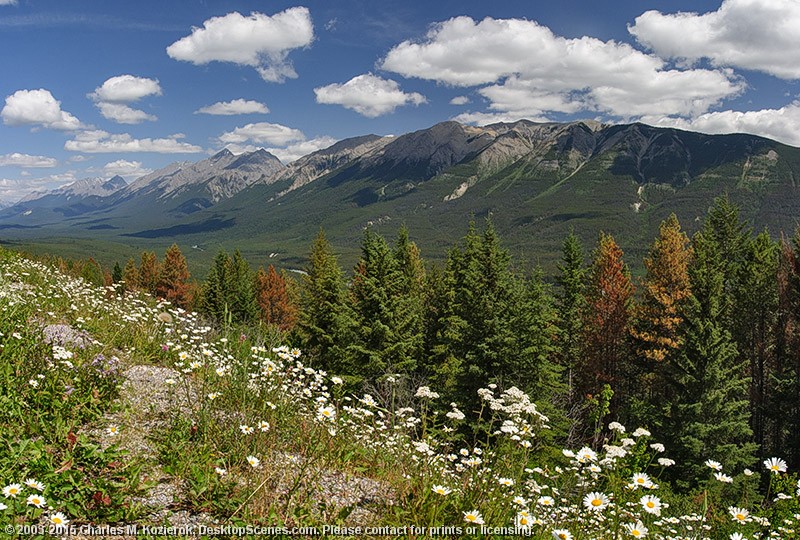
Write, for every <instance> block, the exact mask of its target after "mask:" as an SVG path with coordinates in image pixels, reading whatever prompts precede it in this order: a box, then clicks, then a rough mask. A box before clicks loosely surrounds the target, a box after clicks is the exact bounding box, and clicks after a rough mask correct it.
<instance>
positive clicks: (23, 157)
mask: <svg viewBox="0 0 800 540" xmlns="http://www.w3.org/2000/svg"><path fill="white" fill-rule="evenodd" d="M56 165H58V161H56V159H55V158H51V157H45V156H31V155H29V154H20V153H19V152H14V153H12V154H5V155H3V156H0V167H7V166H14V167H23V168H30V169H34V168H50V167H55V166H56Z"/></svg>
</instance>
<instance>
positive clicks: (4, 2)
mask: <svg viewBox="0 0 800 540" xmlns="http://www.w3.org/2000/svg"><path fill="white" fill-rule="evenodd" d="M16 5H17V0H0V6H16Z"/></svg>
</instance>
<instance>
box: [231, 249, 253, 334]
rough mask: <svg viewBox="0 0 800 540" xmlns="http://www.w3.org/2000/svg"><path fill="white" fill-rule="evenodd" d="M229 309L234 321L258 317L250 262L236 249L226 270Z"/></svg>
mask: <svg viewBox="0 0 800 540" xmlns="http://www.w3.org/2000/svg"><path fill="white" fill-rule="evenodd" d="M227 277H228V280H229V285H228V286H229V287H230V289H229V290H230V302H231V306H230V310H231V314H232V316H233V320H234V321H235V322H246V323H249V322H253V321H256V320H257V319H258V314H259V308H258V302H257V301H256V284H255V274H254V273H253V270H252V269H251V268H250V264H249V263H248V262H247V260H246V259H245V258H244V257H243V256H242V254H241V252H240V251H239V250H238V249H237V250H236V251H234V252H233V257H232V258H231V261H230V268H229V270H228V276H227Z"/></svg>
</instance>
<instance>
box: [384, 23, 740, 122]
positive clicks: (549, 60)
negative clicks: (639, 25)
mask: <svg viewBox="0 0 800 540" xmlns="http://www.w3.org/2000/svg"><path fill="white" fill-rule="evenodd" d="M380 66H381V67H382V68H383V69H386V70H389V71H392V72H395V73H399V74H400V75H403V76H405V77H417V78H421V79H427V80H434V81H437V82H440V83H444V84H448V85H451V86H458V87H470V86H482V85H489V86H483V88H481V89H480V90H479V91H478V92H479V93H480V94H481V95H483V96H484V97H486V98H488V99H489V100H490V106H489V108H490V109H491V110H492V112H495V113H499V114H507V115H511V116H522V117H534V116H540V115H545V114H549V113H554V112H559V113H576V112H579V111H590V112H600V113H605V114H610V115H613V116H617V117H620V118H624V119H629V118H633V117H637V116H640V115H644V114H663V115H678V116H683V115H696V114H701V113H704V112H706V111H707V110H709V108H710V107H712V106H714V105H716V104H718V103H719V102H720V101H721V100H723V99H725V98H728V97H731V96H734V95H737V94H739V93H741V92H742V91H743V89H744V82H743V81H741V80H740V79H738V78H737V77H735V76H734V74H733V72H732V71H730V70H720V69H716V70H709V69H669V68H668V66H667V65H666V63H665V62H664V61H663V60H662V59H660V58H659V57H657V56H655V55H651V54H645V53H643V52H642V51H639V50H637V49H635V48H633V47H632V46H630V45H628V44H625V43H618V42H615V41H605V42H604V41H601V40H599V39H595V38H592V37H587V36H584V37H581V38H576V39H568V38H564V37H561V36H556V35H555V34H553V33H552V32H551V31H550V29H549V28H547V27H544V26H541V25H539V24H537V23H536V22H534V21H528V20H523V19H493V18H488V17H487V18H485V19H483V20H482V21H480V22H476V21H474V20H473V19H471V18H470V17H456V18H453V19H450V20H447V21H445V22H442V23H438V24H436V25H434V26H432V27H431V29H430V31H429V32H428V34H427V35H426V36H425V38H424V39H423V40H422V41H419V42H413V41H404V42H402V43H400V44H399V45H396V46H395V47H393V48H392V49H391V50H390V51H389V53H388V54H387V55H386V57H385V58H384V59H383V60H382V61H381V62H380Z"/></svg>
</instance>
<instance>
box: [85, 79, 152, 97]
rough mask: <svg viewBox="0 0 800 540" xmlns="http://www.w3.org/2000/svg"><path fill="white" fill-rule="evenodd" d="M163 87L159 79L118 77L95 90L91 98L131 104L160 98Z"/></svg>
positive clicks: (90, 95)
mask: <svg viewBox="0 0 800 540" xmlns="http://www.w3.org/2000/svg"><path fill="white" fill-rule="evenodd" d="M160 95H161V86H160V85H159V84H158V80H157V79H147V78H145V77H135V76H133V75H118V76H116V77H111V78H110V79H108V80H106V82H104V83H103V84H102V85H101V86H98V87H97V88H95V89H94V92H92V93H91V94H89V97H91V98H92V99H94V100H95V101H110V102H112V103H131V102H133V101H139V100H140V99H142V98H143V97H147V96H160Z"/></svg>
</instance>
